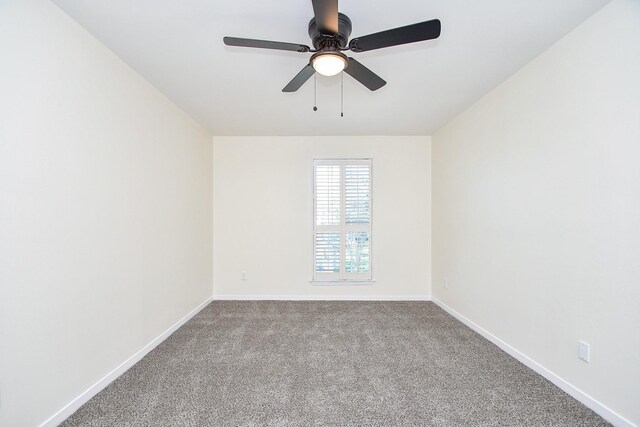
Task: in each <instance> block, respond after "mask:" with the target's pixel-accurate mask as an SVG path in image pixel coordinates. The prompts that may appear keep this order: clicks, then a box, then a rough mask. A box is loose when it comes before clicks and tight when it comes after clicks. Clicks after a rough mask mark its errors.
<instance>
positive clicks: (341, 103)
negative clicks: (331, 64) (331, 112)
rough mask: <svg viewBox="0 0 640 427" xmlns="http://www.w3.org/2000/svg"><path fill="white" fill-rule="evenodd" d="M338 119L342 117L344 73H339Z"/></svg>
mask: <svg viewBox="0 0 640 427" xmlns="http://www.w3.org/2000/svg"><path fill="white" fill-rule="evenodd" d="M340 117H344V71H343V72H341V73H340Z"/></svg>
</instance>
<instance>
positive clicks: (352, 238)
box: [345, 232, 369, 273]
mask: <svg viewBox="0 0 640 427" xmlns="http://www.w3.org/2000/svg"><path fill="white" fill-rule="evenodd" d="M345 271H346V272H347V273H368V272H369V233H367V232H347V233H346V259H345Z"/></svg>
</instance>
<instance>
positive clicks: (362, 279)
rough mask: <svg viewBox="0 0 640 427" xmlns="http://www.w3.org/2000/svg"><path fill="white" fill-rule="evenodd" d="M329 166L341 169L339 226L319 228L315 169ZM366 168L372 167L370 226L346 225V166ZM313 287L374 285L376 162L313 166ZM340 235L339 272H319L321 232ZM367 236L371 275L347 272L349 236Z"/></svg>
mask: <svg viewBox="0 0 640 427" xmlns="http://www.w3.org/2000/svg"><path fill="white" fill-rule="evenodd" d="M319 165H330V166H335V165H338V166H340V169H339V170H340V224H339V225H318V224H317V217H316V215H317V197H316V166H319ZM348 165H349V166H350V165H367V166H369V223H368V224H347V223H346V215H345V212H346V179H345V178H346V166H348ZM311 185H312V197H313V201H312V209H313V214H312V220H313V231H312V233H313V238H312V251H313V253H312V273H313V279H312V280H311V283H312V284H329V285H331V284H351V285H363V284H365V285H366V284H372V283H373V282H375V281H374V280H373V237H372V236H373V159H372V158H318V159H314V160H313V162H312V183H311ZM323 231H326V232H331V231H334V232H338V233H339V234H340V270H339V272H338V273H335V272H317V271H316V237H317V234H318V233H320V232H323ZM359 231H361V232H367V233H368V235H369V239H368V244H369V271H368V272H366V273H347V272H346V236H347V233H350V232H359Z"/></svg>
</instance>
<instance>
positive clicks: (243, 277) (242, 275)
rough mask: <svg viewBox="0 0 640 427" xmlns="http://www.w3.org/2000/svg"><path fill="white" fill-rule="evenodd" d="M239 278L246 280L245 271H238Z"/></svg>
mask: <svg viewBox="0 0 640 427" xmlns="http://www.w3.org/2000/svg"><path fill="white" fill-rule="evenodd" d="M240 280H247V272H246V271H241V272H240Z"/></svg>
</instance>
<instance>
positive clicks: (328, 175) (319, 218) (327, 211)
mask: <svg viewBox="0 0 640 427" xmlns="http://www.w3.org/2000/svg"><path fill="white" fill-rule="evenodd" d="M315 180H316V182H315V192H316V225H337V224H340V165H316V171H315Z"/></svg>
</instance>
